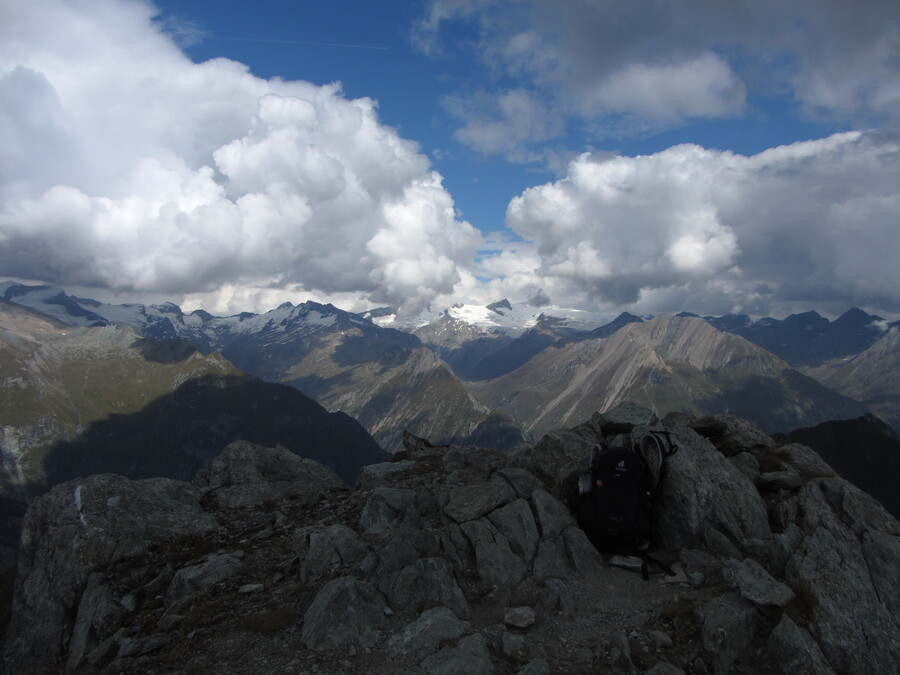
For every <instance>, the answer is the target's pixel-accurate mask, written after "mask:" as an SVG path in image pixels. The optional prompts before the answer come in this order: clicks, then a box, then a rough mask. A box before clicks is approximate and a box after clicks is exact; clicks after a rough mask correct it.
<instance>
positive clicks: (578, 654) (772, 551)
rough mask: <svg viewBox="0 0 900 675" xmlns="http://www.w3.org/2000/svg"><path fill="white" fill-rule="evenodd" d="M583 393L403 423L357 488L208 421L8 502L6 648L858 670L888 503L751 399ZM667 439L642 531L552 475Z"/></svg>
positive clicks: (528, 665) (307, 667)
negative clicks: (743, 404)
mask: <svg viewBox="0 0 900 675" xmlns="http://www.w3.org/2000/svg"><path fill="white" fill-rule="evenodd" d="M626 412H627V413H628V414H629V415H630V417H628V418H627V419H624V418H621V417H620V418H616V416H615V415H612V414H608V415H606V416H603V415H599V414H595V415H594V416H593V417H592V419H591V420H590V421H589V422H587V423H584V424H582V425H580V426H578V427H575V428H573V429H565V430H559V431H555V432H552V433H550V434H548V435H546V436H545V437H544V438H543V439H542V440H541V441H540V442H539V443H537V444H536V445H534V446H531V447H527V448H523V449H521V450H520V451H519V452H517V453H516V454H514V455H501V454H498V453H495V452H493V451H491V450H486V449H482V448H477V447H462V446H439V447H436V446H433V445H431V444H430V443H429V442H428V441H426V440H424V439H420V438H416V437H414V436H411V435H406V437H405V439H404V441H405V443H404V445H405V449H404V450H403V451H402V452H400V453H398V454H397V455H396V456H395V457H394V458H393V461H391V462H387V463H383V464H375V465H370V466H367V467H364V468H363V469H362V471H361V473H360V478H359V481H358V484H357V485H356V487H355V488H352V489H350V488H347V487H346V486H343V485H342V483H341V481H340V480H339V479H337V477H336V476H335V475H334V474H333V472H331V471H330V470H329V469H327V468H325V467H323V466H320V465H316V463H315V462H312V461H311V460H307V459H303V460H301V459H299V458H296V457H294V456H292V455H291V456H288V454H289V453H288V454H285V453H286V451H283V450H281V449H277V448H276V449H267V448H262V447H259V446H255V445H252V444H249V443H236V444H232V445H230V446H228V447H227V448H226V449H225V450H224V451H223V453H222V454H221V455H220V456H219V457H218V458H217V459H216V460H215V461H214V462H213V464H212V465H211V466H210V467H208V468H207V469H206V470H204V471H203V472H201V473H200V474H199V475H198V476H197V477H196V479H195V480H194V481H193V483H185V482H179V481H174V480H168V479H159V478H154V479H144V480H135V481H131V480H128V479H125V478H122V477H119V476H115V475H110V474H101V475H94V476H91V477H88V478H85V479H79V480H75V481H70V482H67V483H63V484H60V485H57V486H56V487H54V488H53V489H52V490H51V491H50V492H48V493H47V494H45V495H44V496H42V497H41V498H39V499H38V500H36V501H35V502H34V503H33V504H32V505H31V506H30V507H29V510H28V512H27V514H26V517H25V519H24V524H23V535H22V546H21V552H20V558H19V568H18V576H17V580H16V588H15V597H14V602H13V609H12V617H11V622H10V625H9V628H8V630H7V638H6V647H5V653H4V666H5V669H6V672H8V673H16V674H24V673H44V672H72V673H74V672H78V673H123V672H140V673H185V674H187V673H211V672H215V673H226V672H227V673H254V674H256V673H344V672H346V673H350V672H353V673H366V672H371V673H529V674H536V673H589V672H619V673H639V672H645V673H654V674H655V675H661V674H665V673H681V672H689V673H770V672H775V673H791V674H795V673H862V672H870V673H874V672H885V673H886V672H897V671H898V667H900V645H898V639H897V636H898V635H900V630H898V628H900V626H898V617H900V590H898V587H897V584H896V579H895V576H896V572H897V570H898V569H900V525H898V523H897V521H896V520H895V519H894V518H893V517H891V516H890V515H889V514H888V513H887V512H886V511H885V510H884V509H883V508H882V507H881V506H880V505H879V504H878V503H877V502H876V501H875V500H873V499H872V498H870V497H869V496H867V495H866V494H865V493H863V492H861V491H860V490H858V489H857V488H855V487H853V486H852V485H851V484H850V483H848V482H846V481H845V480H843V479H841V478H840V477H838V476H836V475H835V473H834V471H833V470H832V469H831V468H830V467H829V465H828V464H826V463H825V462H824V461H823V460H822V459H821V458H820V457H819V456H818V455H817V454H816V453H814V452H813V451H811V450H810V449H809V448H807V447H805V446H803V445H799V444H796V443H794V444H788V445H781V446H779V445H778V444H776V442H775V441H773V440H772V439H771V438H770V437H769V436H767V435H766V434H764V433H763V432H762V431H760V430H759V429H758V428H757V427H756V426H755V425H753V424H752V423H750V422H747V421H746V420H742V419H739V418H735V417H730V416H713V417H694V416H690V415H684V414H672V415H669V416H667V417H666V418H664V419H663V420H662V421H658V420H656V419H655V418H654V417H653V416H652V415H649V414H646V415H642V414H640V411H636V410H634V409H628V410H627V411H626ZM648 423H652V424H653V425H654V426H653V428H657V429H665V430H668V431H669V432H670V433H671V435H672V438H673V440H674V441H675V442H676V443H677V444H678V446H679V450H678V452H677V453H676V454H675V455H674V456H672V458H671V459H670V461H669V472H668V476H667V478H666V480H665V482H664V483H663V489H662V497H661V499H660V500H658V502H657V506H656V508H657V510H658V511H657V513H656V519H655V520H656V533H655V540H654V548H653V554H654V556H656V557H658V558H659V559H660V560H661V561H663V562H665V563H668V564H669V566H670V567H671V568H672V572H673V573H674V575H672V576H670V575H669V574H667V573H661V572H660V573H653V574H651V575H650V578H649V579H648V580H644V579H642V576H641V574H640V573H639V568H640V560H638V559H634V558H629V557H626V556H621V555H614V554H611V553H609V552H599V551H597V550H596V549H594V547H593V546H592V545H591V544H590V543H589V541H588V540H587V538H586V536H585V534H584V532H583V531H582V530H581V529H580V528H579V527H578V526H577V525H576V523H575V521H574V520H573V518H572V516H571V514H570V512H569V509H568V508H567V507H566V506H565V504H564V501H563V499H562V498H563V497H564V496H565V494H564V493H565V491H566V486H567V485H568V484H570V483H571V480H572V477H573V476H577V474H578V473H579V472H581V471H583V470H584V468H585V461H586V453H587V450H588V449H589V448H590V446H591V445H592V444H593V443H595V442H597V441H598V440H600V439H601V438H603V437H607V436H609V435H610V434H613V433H615V434H622V435H623V437H624V439H625V440H627V438H628V435H629V434H630V435H631V436H632V437H633V438H637V437H639V436H640V435H641V434H642V433H643V432H645V431H646V430H647V428H648V427H647V426H646V425H647V424H648Z"/></svg>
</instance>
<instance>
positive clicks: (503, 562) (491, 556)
mask: <svg viewBox="0 0 900 675" xmlns="http://www.w3.org/2000/svg"><path fill="white" fill-rule="evenodd" d="M460 527H461V528H462V531H463V532H464V533H465V535H466V537H468V539H469V541H470V542H471V544H472V547H473V549H474V550H475V568H476V570H477V572H478V576H479V577H481V578H482V579H483V580H484V581H486V582H487V583H488V584H490V585H491V586H500V587H510V586H514V585H515V584H517V583H519V581H520V580H521V579H522V577H523V576H524V575H525V572H526V571H527V569H528V566H527V565H526V563H525V562H524V561H523V559H522V558H521V557H520V556H518V555H516V554H515V553H514V552H513V550H512V548H511V547H510V544H509V540H508V539H507V538H506V537H505V536H504V535H503V534H502V533H501V532H500V531H499V530H497V528H496V527H494V525H493V524H492V523H491V522H490V521H489V520H488V519H487V518H482V519H480V520H471V521H468V522H465V523H463V524H462V525H460Z"/></svg>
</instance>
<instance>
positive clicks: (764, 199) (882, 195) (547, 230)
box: [501, 132, 900, 313]
mask: <svg viewBox="0 0 900 675" xmlns="http://www.w3.org/2000/svg"><path fill="white" fill-rule="evenodd" d="M897 175H900V138H898V137H897V136H896V135H893V134H891V133H888V132H868V133H863V132H848V133H844V134H837V135H835V136H832V137H829V138H825V139H822V140H817V141H808V142H802V143H796V144H792V145H788V146H783V147H778V148H773V149H771V150H767V151H765V152H762V153H760V154H757V155H754V156H751V157H745V156H741V155H737V154H733V153H730V152H722V151H718V150H708V149H704V148H700V147H698V146H694V145H681V146H675V147H672V148H669V149H667V150H665V151H662V152H659V153H656V154H654V155H647V156H641V157H616V158H612V159H610V158H608V157H595V156H592V155H590V154H584V155H582V156H581V157H579V158H578V159H577V160H575V161H573V162H572V163H571V164H570V165H569V170H568V174H567V175H566V176H565V177H564V178H563V179H561V180H559V181H556V182H554V183H548V184H546V185H541V186H536V187H533V188H530V189H528V190H526V191H525V192H524V193H523V194H522V195H520V196H519V197H516V198H515V199H513V200H512V201H511V202H510V205H509V208H508V210H507V223H508V225H509V227H510V228H511V229H512V230H514V231H515V232H516V233H518V234H519V235H521V236H522V237H523V238H525V239H527V240H529V241H530V242H532V243H533V244H534V246H535V247H536V249H537V250H538V251H539V252H540V261H541V262H540V266H539V268H538V270H536V272H537V275H538V276H539V277H540V280H539V281H538V283H540V284H541V286H543V287H545V288H556V289H557V292H562V293H565V294H567V297H568V298H569V302H570V303H571V304H577V302H578V301H577V300H576V298H579V297H580V299H581V302H582V303H584V302H592V303H600V304H603V305H605V306H616V307H621V306H632V307H635V308H637V309H640V310H643V311H673V310H674V311H678V309H687V310H693V311H706V312H711V313H722V312H729V311H751V312H755V313H765V312H771V311H773V310H777V309H787V310H789V311H790V310H792V309H794V308H797V307H804V308H808V307H810V306H817V307H820V308H823V309H826V311H827V308H826V307H825V305H828V306H829V307H833V308H834V309H835V310H837V311H842V310H843V309H846V307H847V306H849V305H857V306H869V307H875V308H878V307H881V308H883V309H884V310H887V311H891V312H897V311H898V310H900V292H898V290H897V289H898V288H900V266H898V265H897V251H900V224H898V220H897V213H898V212H900V211H898V207H900V195H898V194H897V190H896V176H897ZM514 255H515V254H514V253H511V252H510V251H505V252H504V253H503V255H502V256H501V259H502V260H503V265H504V267H506V268H511V267H514V263H513V261H512V260H511V258H512V257H514ZM528 266H531V267H534V261H533V259H532V258H531V257H530V256H528V257H526V259H525V260H524V261H523V267H528ZM551 297H553V296H551ZM554 299H557V298H554Z"/></svg>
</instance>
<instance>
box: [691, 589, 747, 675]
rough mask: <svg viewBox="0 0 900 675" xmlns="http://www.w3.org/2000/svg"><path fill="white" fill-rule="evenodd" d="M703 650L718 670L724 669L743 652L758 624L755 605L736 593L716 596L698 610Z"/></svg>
mask: <svg viewBox="0 0 900 675" xmlns="http://www.w3.org/2000/svg"><path fill="white" fill-rule="evenodd" d="M700 622H701V629H700V636H701V640H702V644H703V650H704V652H705V653H706V655H707V657H708V658H709V660H710V661H711V662H712V664H713V670H714V671H715V672H717V673H727V672H730V669H731V667H732V665H733V664H734V662H735V661H737V660H738V659H739V658H741V657H742V656H744V655H745V653H746V651H747V649H748V647H749V646H750V644H751V643H752V642H753V639H754V637H755V636H756V631H757V629H758V627H759V615H758V613H757V609H756V608H755V607H754V606H753V605H752V604H751V603H749V602H747V601H746V600H744V599H743V598H741V597H740V596H739V595H737V594H736V593H732V594H729V595H723V596H719V597H717V598H714V599H712V600H710V601H709V602H707V603H706V604H705V605H703V607H702V609H701V610H700Z"/></svg>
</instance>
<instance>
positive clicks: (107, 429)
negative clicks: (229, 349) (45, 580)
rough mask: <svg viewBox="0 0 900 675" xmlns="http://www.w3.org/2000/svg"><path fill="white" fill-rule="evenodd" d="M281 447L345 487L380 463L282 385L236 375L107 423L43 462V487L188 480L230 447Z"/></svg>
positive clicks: (208, 380) (361, 434) (365, 445)
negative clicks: (99, 476)
mask: <svg viewBox="0 0 900 675" xmlns="http://www.w3.org/2000/svg"><path fill="white" fill-rule="evenodd" d="M237 440H245V441H250V442H251V443H256V444H259V445H264V446H267V447H274V446H275V445H282V446H284V447H286V448H287V449H288V450H290V451H292V452H293V453H295V454H297V455H300V456H302V457H308V458H310V459H314V460H316V461H318V462H321V463H322V464H325V465H326V466H328V467H330V468H332V469H334V471H335V472H336V473H337V474H338V475H339V476H341V478H343V479H344V480H345V481H346V482H347V483H348V484H353V483H354V482H355V481H356V478H357V475H358V474H359V468H360V467H361V466H364V465H366V464H372V463H374V462H380V461H383V460H385V459H387V457H388V455H387V453H385V452H384V451H383V450H382V449H381V448H380V447H379V446H378V444H377V443H376V442H375V441H374V440H373V439H372V437H371V436H369V434H368V433H366V431H365V429H363V428H362V427H361V426H360V425H359V423H358V422H357V421H356V420H354V419H353V418H352V417H350V416H349V415H345V414H344V413H339V412H338V413H329V412H328V411H326V410H325V409H324V408H323V407H322V406H321V405H319V404H318V403H316V402H315V401H313V400H312V399H310V398H309V397H308V396H305V395H304V394H302V393H301V392H299V391H297V390H296V389H294V388H292V387H288V386H286V385H279V384H272V383H269V382H263V381H261V380H258V379H256V378H253V377H249V376H242V375H226V376H214V375H207V376H204V377H199V378H195V379H192V380H189V381H187V382H185V383H184V384H182V385H181V386H179V387H178V388H177V389H175V391H173V392H172V393H171V394H168V395H166V396H162V397H160V398H158V399H156V400H155V401H152V402H151V403H149V404H148V405H147V406H146V407H144V408H143V409H142V410H140V411H138V412H136V413H133V414H130V415H110V416H109V417H107V418H105V419H102V420H99V421H96V422H94V423H93V424H91V425H90V426H89V427H88V428H87V429H85V431H84V432H83V433H82V434H80V435H79V436H78V437H77V438H76V439H74V440H71V441H62V442H60V443H58V444H57V445H56V446H54V447H53V449H52V450H51V451H50V453H49V454H48V455H47V456H46V458H45V459H44V472H45V475H46V477H47V478H46V480H47V483H48V484H51V485H52V484H56V483H59V482H61V481H64V480H69V479H70V478H74V477H76V476H86V475H89V474H93V473H117V474H120V475H123V476H126V477H128V478H150V477H155V476H164V477H167V478H176V479H179V480H190V479H191V478H193V476H194V474H196V473H197V471H198V470H199V469H200V468H201V467H202V466H203V465H204V464H205V463H206V462H208V461H209V460H210V459H212V457H214V456H215V455H217V454H218V453H219V452H220V451H221V449H222V448H224V447H225V446H226V445H228V444H229V443H231V442H232V441H237Z"/></svg>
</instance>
